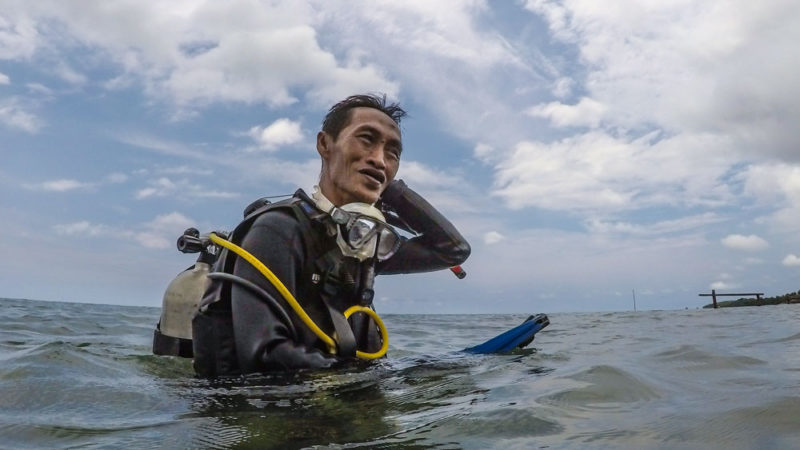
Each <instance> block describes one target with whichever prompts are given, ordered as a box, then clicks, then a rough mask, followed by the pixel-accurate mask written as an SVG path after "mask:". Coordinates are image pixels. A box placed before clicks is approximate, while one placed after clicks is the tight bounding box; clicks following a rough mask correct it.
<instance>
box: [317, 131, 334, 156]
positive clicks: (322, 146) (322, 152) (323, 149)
mask: <svg viewBox="0 0 800 450" xmlns="http://www.w3.org/2000/svg"><path fill="white" fill-rule="evenodd" d="M330 144H331V137H330V136H329V135H328V133H326V132H324V131H320V132H319V133H317V153H319V156H321V157H322V160H323V161H327V160H328V157H329V156H330V154H331V145H330Z"/></svg>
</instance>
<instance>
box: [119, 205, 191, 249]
mask: <svg viewBox="0 0 800 450" xmlns="http://www.w3.org/2000/svg"><path fill="white" fill-rule="evenodd" d="M196 225H197V224H196V223H195V222H194V221H193V220H192V219H190V218H188V217H186V216H184V215H183V214H181V213H179V212H171V213H168V214H161V215H159V216H157V217H156V218H155V219H153V220H152V221H150V222H148V223H146V224H144V227H143V228H144V230H143V231H139V232H136V233H135V234H134V238H135V239H136V240H137V241H138V242H139V243H140V244H141V245H142V246H144V247H146V248H154V249H164V248H170V247H172V246H174V245H175V240H176V239H177V237H178V236H179V235H180V234H181V233H183V231H184V230H186V229H187V228H189V227H192V226H196Z"/></svg>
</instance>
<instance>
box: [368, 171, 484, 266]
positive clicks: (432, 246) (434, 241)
mask: <svg viewBox="0 0 800 450" xmlns="http://www.w3.org/2000/svg"><path fill="white" fill-rule="evenodd" d="M382 200H383V204H384V207H385V208H386V209H389V210H390V213H391V212H394V213H396V215H397V216H398V217H399V218H400V219H402V221H403V222H405V224H406V225H407V226H408V227H410V228H411V229H412V230H411V231H413V232H415V233H417V236H415V237H413V238H411V239H409V240H408V241H406V242H404V243H403V245H402V247H401V248H400V251H398V253H397V254H396V255H395V256H394V257H392V258H391V259H389V260H388V261H386V262H385V263H382V264H380V265H379V267H378V270H379V272H381V273H410V272H427V271H432V270H439V269H446V268H448V267H452V266H455V265H458V264H461V263H463V262H464V261H465V260H466V259H467V257H468V256H469V254H470V246H469V243H467V240H466V239H464V237H463V236H462V235H461V233H459V232H458V230H457V229H456V227H455V226H453V224H452V223H451V222H450V221H449V220H447V218H445V217H444V215H442V214H441V213H440V212H439V211H437V210H436V209H435V208H434V207H433V206H432V205H431V204H430V203H428V201H427V200H425V199H424V198H422V196H420V195H419V194H417V193H416V192H414V191H413V190H411V188H409V187H408V186H407V185H406V184H405V183H404V182H403V181H402V180H397V181H395V182H393V183H392V184H391V185H390V186H389V187H388V188H387V189H386V192H384V196H383V197H382ZM390 217H391V214H390ZM390 220H391V219H390Z"/></svg>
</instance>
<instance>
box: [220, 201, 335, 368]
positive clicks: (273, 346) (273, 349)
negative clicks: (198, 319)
mask: <svg viewBox="0 0 800 450" xmlns="http://www.w3.org/2000/svg"><path fill="white" fill-rule="evenodd" d="M241 247H242V248H244V249H245V250H247V251H248V252H250V253H251V254H252V255H253V256H255V257H256V258H258V259H259V260H260V261H261V262H263V263H264V264H265V265H266V266H267V267H269V268H270V269H271V270H272V271H273V273H274V274H275V275H276V276H277V277H278V278H279V279H280V280H281V281H282V282H283V284H284V285H285V286H286V288H287V289H288V290H289V291H290V292H291V293H292V295H295V296H296V295H297V293H298V291H299V289H298V283H299V282H300V280H299V278H300V276H301V273H302V270H303V264H304V261H303V259H304V256H303V255H304V248H303V242H302V238H301V233H300V231H299V225H298V222H297V221H296V220H295V219H294V218H293V217H291V216H290V215H289V214H287V213H285V212H282V211H275V212H270V213H267V214H263V215H262V216H261V217H259V218H258V219H257V220H256V222H255V223H254V224H253V227H252V228H251V229H250V230H249V231H248V233H247V235H246V236H245V237H244V239H243V241H242V245H241ZM233 273H234V275H237V276H240V277H242V278H245V279H247V280H250V281H252V282H253V283H255V284H257V285H258V286H259V287H261V288H263V289H264V290H265V291H266V292H268V293H269V294H270V295H271V296H272V297H273V298H275V299H281V296H280V294H279V293H278V291H277V290H276V289H275V287H274V286H273V285H272V284H271V283H270V282H269V281H268V280H267V279H266V278H264V276H263V275H261V274H260V273H259V272H258V270H256V269H255V268H254V267H253V266H252V265H251V264H249V263H247V262H246V261H243V260H241V259H237V261H236V264H235V266H234V272H233ZM297 300H298V301H299V302H301V304H302V302H303V300H304V299H301V298H298V299H297ZM279 303H281V304H283V302H282V301H279ZM303 307H304V308H305V309H306V311H307V312H308V314H309V315H311V316H312V317H314V318H315V320H317V321H319V320H321V318H320V317H319V316H318V314H317V312H318V311H317V310H316V309H315V308H314V307H313V305H305V304H304V305H303ZM231 309H232V313H233V326H234V335H235V340H236V353H237V357H238V360H239V367H240V369H241V371H242V373H252V372H266V371H275V370H292V369H319V368H325V367H330V366H331V365H333V364H334V363H336V362H337V361H338V359H337V358H336V357H335V356H332V355H328V354H325V353H323V352H322V351H320V350H319V349H318V348H317V347H315V343H317V342H318V339H317V337H316V336H315V335H313V333H311V332H310V331H309V330H308V329H307V327H305V326H304V325H303V324H302V323H300V322H299V321H298V322H297V323H295V325H294V328H295V329H296V330H297V333H298V335H299V336H298V341H294V340H293V339H292V337H291V334H290V332H289V330H288V327H287V324H284V323H283V320H282V319H281V317H279V316H277V315H276V314H275V313H274V312H273V311H272V309H271V308H270V307H269V306H268V305H267V304H266V303H265V302H264V301H262V300H261V299H260V298H259V297H258V296H257V295H255V294H254V293H253V292H252V291H250V290H248V289H245V288H243V287H241V286H238V285H236V284H234V285H233V286H231ZM290 316H292V320H294V319H295V317H294V315H293V314H291V312H290Z"/></svg>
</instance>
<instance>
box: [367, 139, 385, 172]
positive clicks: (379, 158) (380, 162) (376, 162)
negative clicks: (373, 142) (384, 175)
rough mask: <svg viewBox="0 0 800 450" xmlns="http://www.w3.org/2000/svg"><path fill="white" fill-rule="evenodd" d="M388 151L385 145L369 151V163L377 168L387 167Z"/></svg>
mask: <svg viewBox="0 0 800 450" xmlns="http://www.w3.org/2000/svg"><path fill="white" fill-rule="evenodd" d="M385 155H386V151H385V149H384V148H383V146H382V145H381V146H378V147H377V148H376V149H375V150H373V151H371V152H369V155H368V156H367V163H368V164H370V165H372V166H374V167H375V168H377V169H381V170H384V169H386V156H385Z"/></svg>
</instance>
